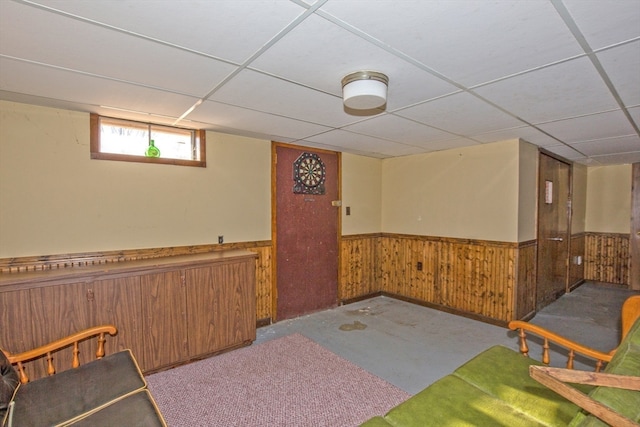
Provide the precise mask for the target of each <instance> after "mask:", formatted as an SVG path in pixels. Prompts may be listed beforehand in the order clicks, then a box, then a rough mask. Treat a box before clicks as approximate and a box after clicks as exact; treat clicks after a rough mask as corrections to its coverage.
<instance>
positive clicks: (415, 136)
mask: <svg viewBox="0 0 640 427" xmlns="http://www.w3.org/2000/svg"><path fill="white" fill-rule="evenodd" d="M343 129H344V130H348V131H351V132H356V133H360V134H363V135H369V136H374V137H378V138H383V139H388V140H391V141H397V142H405V143H408V144H417V145H425V144H428V143H430V142H436V141H446V140H450V139H453V138H456V135H453V134H450V133H448V132H443V131H441V130H438V129H434V128H432V127H429V126H426V125H423V124H420V123H416V122H414V121H412V120H408V119H405V118H402V117H398V116H395V115H391V114H383V115H379V116H376V117H374V118H372V119H368V120H365V121H362V122H358V123H355V124H352V125H349V126H345V127H344V128H343Z"/></svg>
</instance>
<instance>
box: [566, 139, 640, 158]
mask: <svg viewBox="0 0 640 427" xmlns="http://www.w3.org/2000/svg"><path fill="white" fill-rule="evenodd" d="M571 146H572V147H574V148H575V149H576V150H579V151H580V152H582V153H584V154H586V155H587V156H600V155H606V154H622V153H632V152H640V136H638V135H627V136H622V137H618V138H607V139H601V140H594V141H587V142H581V143H576V144H571Z"/></svg>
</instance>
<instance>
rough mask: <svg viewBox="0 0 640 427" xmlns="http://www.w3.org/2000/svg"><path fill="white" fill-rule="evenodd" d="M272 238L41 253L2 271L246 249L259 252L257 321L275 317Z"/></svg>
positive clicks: (6, 261)
mask: <svg viewBox="0 0 640 427" xmlns="http://www.w3.org/2000/svg"><path fill="white" fill-rule="evenodd" d="M272 248H273V247H272V244H271V241H255V242H237V243H225V244H211V245H194V246H177V247H166V248H150V249H131V250H118V251H103V252H86V253H76V254H60V255H41V256H29V257H16V258H0V274H19V273H23V272H33V271H46V270H57V269H63V268H71V267H84V266H90V265H103V264H111V263H118V262H127V261H136V260H142V259H154V258H164V257H171V256H180V255H193V254H203V253H209V252H220V251H226V250H234V249H244V250H248V251H251V252H255V253H257V254H258V260H257V261H256V304H257V305H256V308H257V309H256V317H257V318H256V320H263V319H267V320H270V319H271V318H272V317H273V308H272V302H273V292H274V283H273V267H272V259H273V256H272Z"/></svg>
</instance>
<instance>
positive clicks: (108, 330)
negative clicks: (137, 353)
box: [2, 325, 117, 384]
mask: <svg viewBox="0 0 640 427" xmlns="http://www.w3.org/2000/svg"><path fill="white" fill-rule="evenodd" d="M116 333H117V329H116V327H115V326H113V325H102V326H95V327H93V328H89V329H85V330H82V331H80V332H76V333H74V334H72V335H69V336H67V337H65V338H61V339H59V340H57V341H53V342H51V343H48V344H45V345H43V346H40V347H37V348H34V349H32V350H28V351H24V352H22V353H9V352H7V351H5V350H2V351H3V352H4V354H5V355H6V356H7V359H9V362H10V363H11V364H12V365H16V368H17V371H18V376H19V377H20V382H21V383H22V384H26V383H28V382H29V377H28V375H27V373H26V370H25V367H24V365H23V363H24V362H29V361H32V360H36V359H39V358H42V357H46V358H47V375H53V374H55V373H56V368H55V366H54V362H53V354H54V353H55V352H57V351H59V350H62V349H64V348H66V347H69V346H73V356H72V361H71V366H72V367H73V368H77V367H78V366H80V357H79V353H80V351H79V349H78V344H79V343H80V342H81V341H84V340H86V339H89V338H93V337H97V349H96V359H101V358H102V357H104V343H105V341H106V338H105V335H106V334H109V335H115V334H116Z"/></svg>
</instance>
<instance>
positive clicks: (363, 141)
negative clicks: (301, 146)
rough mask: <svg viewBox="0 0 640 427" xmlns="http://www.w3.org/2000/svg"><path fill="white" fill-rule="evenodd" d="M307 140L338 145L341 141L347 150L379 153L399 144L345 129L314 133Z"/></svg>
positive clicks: (341, 144) (340, 144) (386, 151)
mask: <svg viewBox="0 0 640 427" xmlns="http://www.w3.org/2000/svg"><path fill="white" fill-rule="evenodd" d="M305 140H306V141H310V142H315V143H320V144H323V145H327V146H333V145H337V144H336V143H337V142H339V146H340V147H344V148H346V149H347V150H359V151H363V152H364V151H366V152H373V153H378V154H384V153H388V152H389V151H390V149H391V147H395V146H396V145H399V144H397V143H394V142H391V141H387V140H384V139H379V138H371V137H368V136H364V135H361V134H357V133H353V132H347V131H344V130H340V129H336V130H332V131H330V132H326V133H323V134H320V135H314V136H311V137H308V138H305Z"/></svg>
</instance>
